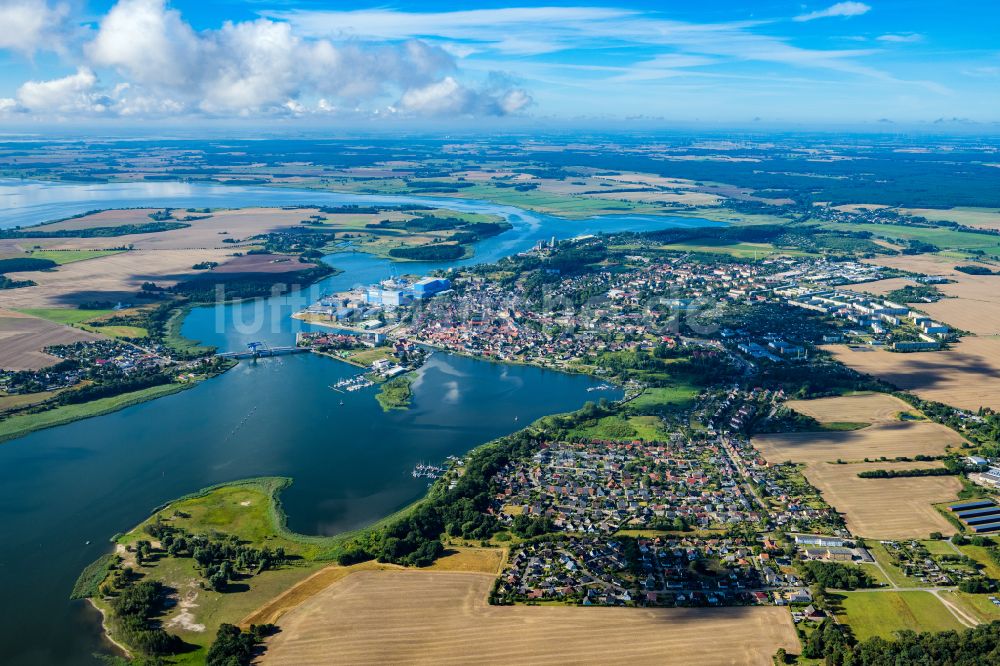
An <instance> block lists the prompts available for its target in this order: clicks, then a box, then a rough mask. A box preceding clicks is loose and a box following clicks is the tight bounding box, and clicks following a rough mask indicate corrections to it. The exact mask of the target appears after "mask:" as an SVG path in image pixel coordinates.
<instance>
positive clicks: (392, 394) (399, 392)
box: [375, 374, 413, 412]
mask: <svg viewBox="0 0 1000 666" xmlns="http://www.w3.org/2000/svg"><path fill="white" fill-rule="evenodd" d="M412 383H413V377H412V375H410V374H406V375H400V376H399V377H396V378H395V379H390V380H389V381H387V382H385V383H383V384H382V385H381V386H380V387H379V391H378V393H376V394H375V399H376V400H378V404H380V405H381V406H382V410H383V411H386V412H388V411H389V410H390V409H409V408H410V401H412V400H413V391H412V390H411V389H410V385H411V384H412Z"/></svg>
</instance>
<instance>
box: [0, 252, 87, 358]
mask: <svg viewBox="0 0 1000 666" xmlns="http://www.w3.org/2000/svg"><path fill="white" fill-rule="evenodd" d="M84 263H85V262H84ZM103 337H104V336H101V335H97V334H95V333H88V332H87V331H81V330H79V329H76V328H72V327H70V326H63V325H62V324H56V323H55V322H51V321H46V320H45V319H39V318H38V317H32V316H29V315H26V314H21V313H20V312H10V311H8V310H0V368H3V369H4V370H38V369H39V368H44V367H46V366H49V365H52V364H54V363H58V362H59V359H58V358H56V357H55V356H50V355H48V354H45V353H43V352H42V349H44V348H45V347H48V346H50V345H64V344H69V343H71V342H80V341H82V340H101V339H103Z"/></svg>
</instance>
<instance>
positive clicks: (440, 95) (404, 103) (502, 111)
mask: <svg viewBox="0 0 1000 666" xmlns="http://www.w3.org/2000/svg"><path fill="white" fill-rule="evenodd" d="M530 103H531V96H530V95H528V93H527V92H526V91H525V90H522V89H520V88H514V89H506V90H504V89H501V90H495V89H494V90H490V89H487V90H479V91H477V90H473V89H471V88H468V87H466V86H464V85H462V84H461V83H459V82H458V81H456V80H455V79H454V78H452V77H450V76H447V77H445V78H444V79H442V80H440V81H435V82H434V83H431V84H429V85H426V86H423V87H419V88H411V89H410V90H407V91H406V92H405V93H403V96H402V97H401V98H400V100H399V103H398V104H397V106H396V108H397V109H399V110H402V111H404V112H408V113H412V114H414V115H433V116H457V115H474V116H483V115H488V116H503V115H508V114H512V113H517V112H518V111H521V110H523V109H524V108H525V107H526V106H528V105H529V104H530Z"/></svg>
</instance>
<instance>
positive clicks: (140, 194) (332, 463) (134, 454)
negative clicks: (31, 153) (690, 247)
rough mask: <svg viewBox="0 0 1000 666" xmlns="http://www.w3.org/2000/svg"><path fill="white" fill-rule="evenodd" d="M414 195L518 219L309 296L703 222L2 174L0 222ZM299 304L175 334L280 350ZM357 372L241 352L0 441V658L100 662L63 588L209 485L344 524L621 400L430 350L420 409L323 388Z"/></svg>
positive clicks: (298, 516) (357, 258)
mask: <svg viewBox="0 0 1000 666" xmlns="http://www.w3.org/2000/svg"><path fill="white" fill-rule="evenodd" d="M417 202H420V203H429V204H432V205H435V206H448V207H452V208H456V209H459V210H470V211H476V212H488V213H496V214H500V215H503V216H504V217H505V218H506V219H507V220H509V221H510V222H511V224H513V225H514V229H513V230H512V231H509V232H507V233H505V234H501V235H500V236H497V237H495V238H491V239H488V240H486V241H484V242H482V243H480V244H478V245H477V247H476V256H475V257H474V258H473V259H471V260H465V261H462V262H457V263H453V264H424V263H412V264H392V265H391V264H390V262H388V261H385V260H382V259H378V258H375V257H371V256H369V255H364V254H336V255H331V256H330V257H327V259H326V260H327V261H328V262H329V263H331V264H332V265H334V266H336V267H338V268H341V269H345V272H344V273H341V274H340V275H337V276H333V277H331V278H328V279H327V280H324V281H323V282H322V283H321V285H320V286H319V287H317V289H319V290H325V291H334V290H338V289H343V288H345V287H349V286H352V285H353V284H356V283H367V282H372V281H375V280H378V279H381V278H384V277H388V276H389V275H390V274H391V273H392V272H393V271H395V272H396V273H424V272H426V271H428V270H431V269H433V268H443V267H448V266H454V265H461V264H468V263H476V262H486V261H494V260H496V259H499V258H501V257H503V256H507V255H510V254H513V253H517V252H521V251H523V250H526V249H528V248H530V247H531V246H533V245H534V244H535V243H536V242H537V241H538V240H542V239H545V240H547V239H548V238H550V237H552V236H556V237H558V238H567V237H571V236H576V235H579V234H585V233H597V232H600V231H609V232H610V231H619V230H636V231H638V230H649V229H658V228H666V227H671V226H698V225H708V224H711V223H709V222H706V221H704V220H695V219H691V218H669V217H637V216H613V217H605V218H592V219H588V220H580V221H568V220H562V219H559V218H555V217H551V216H546V215H539V214H535V213H529V212H526V211H521V210H519V209H516V208H512V207H509V206H497V205H494V204H488V203H483V202H470V201H462V200H446V199H437V198H433V199H420V198H416V197H382V196H379V197H374V196H365V195H342V194H332V193H319V192H311V191H296V190H286V189H274V188H249V187H223V186H212V185H200V184H187V183H122V184H110V185H54V184H48V183H32V182H22V181H0V227H10V226H15V225H27V224H36V223H39V222H42V221H46V220H50V219H54V218H58V217H64V216H67V215H73V214H77V213H81V212H85V211H87V210H91V209H94V208H120V207H138V206H154V207H165V206H172V207H181V206H183V207H199V208H201V207H205V206H214V207H236V206H249V205H289V204H300V203H301V204H312V203H319V204H334V203H354V204H373V203H378V204H389V203H397V204H399V203H417ZM313 291H315V289H312V290H309V293H312V292H313ZM305 297H306V294H294V293H293V294H291V295H289V296H284V297H281V298H278V299H266V300H263V301H258V302H251V303H244V304H240V305H236V306H218V307H205V308H198V309H196V310H194V311H193V312H192V313H191V315H190V316H189V317H188V319H187V320H186V322H185V325H184V333H185V334H186V335H188V336H190V337H192V338H195V339H199V340H202V341H204V342H206V343H208V344H213V345H217V346H219V347H220V348H221V349H239V348H242V346H243V345H244V344H245V343H246V342H248V341H249V340H251V339H265V340H267V341H269V342H276V343H281V344H289V343H290V342H291V341H292V340H293V339H294V331H295V330H298V327H299V326H300V323H299V322H297V321H294V320H291V319H289V318H288V316H287V315H288V314H290V313H291V311H293V310H294V309H296V308H297V307H299V306H300V302H301V300H302V299H303V298H305ZM236 317H240V319H239V320H237V319H235V318H236ZM254 317H259V321H257V322H256V323H255V326H254V327H251V329H252V330H250V331H245V330H237V328H240V327H237V326H235V325H234V324H233V322H234V321H251V320H252V318H254ZM357 372H358V369H357V368H354V367H353V366H349V365H346V364H343V363H340V362H338V361H334V360H332V359H327V358H323V357H318V356H313V355H300V356H287V357H279V358H273V359H264V360H261V361H259V362H256V363H253V362H243V363H241V364H240V365H239V366H238V367H237V368H235V369H234V370H232V371H230V372H228V373H226V374H224V375H222V376H221V377H217V378H215V379H212V380H209V381H207V382H205V383H203V384H201V385H199V386H197V387H195V388H192V389H190V390H188V391H184V392H181V393H178V394H175V395H172V396H168V397H166V398H161V399H159V400H155V401H153V402H148V403H144V404H141V405H136V406H134V407H130V408H128V409H125V410H122V411H119V412H115V413H113V414H108V415H105V416H101V417H97V418H92V419H87V420H84V421H78V422H76V423H72V424H69V425H66V426H61V427H58V428H52V429H49V430H44V431H41V432H37V433H34V434H31V435H28V436H26V437H23V438H21V439H18V440H14V441H11V442H7V443H4V444H0V589H3V591H4V594H3V596H2V597H0V617H2V618H3V621H2V622H0V663H2V664H5V665H7V664H18V665H21V664H24V665H28V664H30V665H32V666H34V665H37V664H93V663H96V660H95V659H94V658H93V657H91V654H92V653H93V652H95V651H98V650H107V649H108V646H107V644H106V643H104V642H103V641H102V640H101V638H100V628H99V626H98V624H97V622H96V619H95V616H96V614H95V613H94V612H93V611H92V610H90V609H89V607H88V606H86V605H85V604H83V603H79V602H74V603H71V602H69V601H68V596H69V593H70V590H71V588H72V585H73V582H74V581H75V579H76V577H77V575H78V574H79V572H80V571H81V570H82V569H83V567H85V566H86V565H87V564H89V563H90V562H92V561H93V560H95V559H96V558H97V557H98V556H99V555H101V554H102V553H105V552H108V551H109V550H110V544H109V542H108V539H109V538H110V537H111V536H112V535H113V534H115V533H117V532H122V531H125V530H128V529H130V528H131V527H133V526H134V525H135V524H137V523H138V522H140V521H141V520H143V519H144V518H146V517H147V516H148V515H149V512H150V511H151V510H152V509H153V508H154V507H156V506H158V505H160V504H162V503H164V502H166V501H169V500H171V499H173V498H176V497H178V496H180V495H184V494H186V493H190V492H193V491H195V490H198V489H200V488H203V487H205V486H208V485H211V484H214V483H220V482H224V481H230V480H235V479H241V478H246V477H251V476H261V475H283V476H291V477H293V478H294V479H295V483H294V484H293V485H292V487H291V488H290V489H288V490H287V491H286V492H285V494H284V496H283V499H284V505H285V508H286V510H287V512H288V515H289V526H290V527H291V529H293V530H296V531H299V532H303V533H307V534H325V535H330V534H336V533H338V532H342V531H344V530H348V529H352V528H355V527H360V526H363V525H365V524H367V523H370V522H372V521H374V520H377V519H378V518H380V517H382V516H385V515H386V514H389V513H391V512H393V511H395V510H397V509H399V508H402V507H403V506H405V505H407V504H409V503H410V502H412V501H413V500H415V499H417V498H419V497H420V496H421V495H422V494H423V493H424V492H425V490H426V481H423V480H418V479H413V478H412V477H411V476H410V471H411V469H412V468H413V466H414V465H415V464H416V463H418V462H421V461H423V462H432V463H435V462H440V461H441V460H443V459H444V458H445V457H446V456H448V455H461V454H463V453H465V452H467V451H468V450H469V449H471V448H473V447H474V446H476V445H478V444H481V443H484V442H486V441H489V440H491V439H494V438H496V437H498V436H501V435H504V434H507V433H510V432H513V431H515V430H517V429H518V428H520V427H523V426H524V425H526V424H528V423H530V422H531V421H532V420H534V419H536V418H538V417H541V416H543V415H545V414H551V413H556V412H563V411H570V410H573V409H576V408H578V407H580V406H581V405H582V404H583V403H584V402H585V401H586V400H588V399H598V398H600V397H607V398H609V399H614V398H617V397H620V393H619V392H617V391H602V392H595V393H589V392H588V391H587V388H588V387H591V386H594V385H595V383H596V382H594V381H593V380H592V379H590V378H587V377H582V376H574V375H567V374H563V373H558V372H552V371H545V370H540V369H537V368H532V367H527V366H519V365H518V366H507V365H499V364H494V363H489V362H486V361H479V360H474V359H469V358H463V357H458V356H454V355H450V354H446V353H441V352H437V353H435V354H434V355H433V356H432V357H431V359H430V361H429V362H428V364H427V365H426V366H425V367H424V368H423V369H422V370H421V371H420V374H419V378H418V380H417V381H416V382H415V384H414V396H415V397H414V404H413V407H412V409H410V410H407V411H394V412H390V413H384V412H382V410H381V408H380V407H379V405H378V403H377V402H376V401H375V399H374V392H375V389H373V388H372V389H366V390H362V391H357V392H354V393H349V394H341V393H337V392H334V391H332V390H331V389H330V388H329V386H330V385H331V384H333V383H335V382H336V381H338V380H340V379H342V378H345V377H349V376H351V375H354V374H356V373H357ZM341 400H343V401H344V403H345V404H344V405H343V406H341V405H340V401H341ZM515 417H518V420H517V421H515ZM87 542H89V544H88V543H87Z"/></svg>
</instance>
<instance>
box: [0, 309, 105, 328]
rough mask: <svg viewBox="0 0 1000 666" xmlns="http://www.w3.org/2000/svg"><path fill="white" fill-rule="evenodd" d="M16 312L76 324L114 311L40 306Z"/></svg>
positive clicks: (56, 321) (61, 322)
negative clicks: (39, 307)
mask: <svg viewBox="0 0 1000 666" xmlns="http://www.w3.org/2000/svg"><path fill="white" fill-rule="evenodd" d="M18 312H23V313H24V314H26V315H31V316H32V317H39V318H40V319H48V320H49V321H54V322H55V323H57V324H66V325H67V326H76V325H78V324H83V323H85V322H88V321H93V320H94V319H100V318H101V317H107V316H108V315H113V314H114V313H115V311H114V310H75V309H71V308H41V309H35V310H18Z"/></svg>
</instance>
